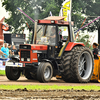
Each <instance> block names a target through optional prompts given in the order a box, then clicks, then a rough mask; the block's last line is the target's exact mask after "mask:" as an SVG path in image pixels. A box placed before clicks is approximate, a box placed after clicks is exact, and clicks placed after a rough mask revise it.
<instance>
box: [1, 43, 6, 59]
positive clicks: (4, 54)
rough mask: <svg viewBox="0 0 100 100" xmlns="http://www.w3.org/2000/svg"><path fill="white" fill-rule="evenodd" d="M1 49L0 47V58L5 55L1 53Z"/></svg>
mask: <svg viewBox="0 0 100 100" xmlns="http://www.w3.org/2000/svg"><path fill="white" fill-rule="evenodd" d="M1 48H2V45H0V58H2V55H5V53H3V52H2V51H1Z"/></svg>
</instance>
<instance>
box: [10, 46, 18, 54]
mask: <svg viewBox="0 0 100 100" xmlns="http://www.w3.org/2000/svg"><path fill="white" fill-rule="evenodd" d="M11 51H12V55H14V54H15V52H16V51H17V49H16V46H15V45H13V47H12V50H11Z"/></svg>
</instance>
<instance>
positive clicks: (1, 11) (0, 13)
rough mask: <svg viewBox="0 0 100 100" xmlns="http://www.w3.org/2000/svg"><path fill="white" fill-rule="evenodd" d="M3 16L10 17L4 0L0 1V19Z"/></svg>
mask: <svg viewBox="0 0 100 100" xmlns="http://www.w3.org/2000/svg"><path fill="white" fill-rule="evenodd" d="M3 17H5V18H8V17H9V14H8V12H6V10H5V8H4V7H2V2H1V1H0V20H1V19H2V18H3Z"/></svg>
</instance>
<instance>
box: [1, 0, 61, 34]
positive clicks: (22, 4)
mask: <svg viewBox="0 0 100 100" xmlns="http://www.w3.org/2000/svg"><path fill="white" fill-rule="evenodd" d="M1 1H2V6H5V9H6V11H9V13H10V18H8V19H6V22H7V23H8V24H9V25H12V26H13V30H14V32H16V33H17V32H21V31H22V28H25V27H27V26H26V22H27V23H28V24H29V25H30V24H34V23H33V22H32V21H31V20H29V19H28V18H27V17H25V16H24V15H23V14H22V13H21V12H19V11H18V9H17V7H19V8H21V9H22V10H23V11H24V12H25V13H26V14H27V15H29V16H30V17H31V18H32V19H33V20H35V19H42V18H45V17H47V16H48V15H49V12H50V11H52V13H53V15H58V14H59V9H60V6H59V4H58V3H61V2H62V1H63V0H60V1H59V0H48V1H47V0H40V1H38V0H23V1H20V0H1ZM23 25H24V27H23Z"/></svg>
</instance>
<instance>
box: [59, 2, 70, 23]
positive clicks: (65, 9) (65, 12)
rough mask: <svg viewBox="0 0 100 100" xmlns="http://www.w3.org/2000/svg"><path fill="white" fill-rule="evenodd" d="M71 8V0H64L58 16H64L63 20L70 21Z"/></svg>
mask: <svg viewBox="0 0 100 100" xmlns="http://www.w3.org/2000/svg"><path fill="white" fill-rule="evenodd" d="M71 8H72V0H65V1H64V2H63V3H62V7H61V9H60V13H59V16H63V17H65V18H64V20H65V21H71Z"/></svg>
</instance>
